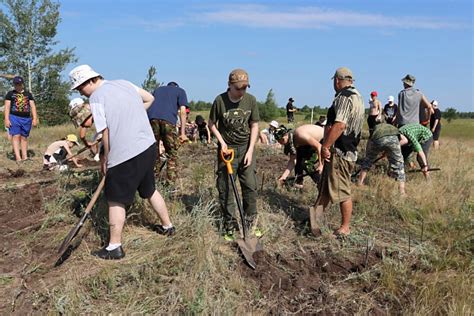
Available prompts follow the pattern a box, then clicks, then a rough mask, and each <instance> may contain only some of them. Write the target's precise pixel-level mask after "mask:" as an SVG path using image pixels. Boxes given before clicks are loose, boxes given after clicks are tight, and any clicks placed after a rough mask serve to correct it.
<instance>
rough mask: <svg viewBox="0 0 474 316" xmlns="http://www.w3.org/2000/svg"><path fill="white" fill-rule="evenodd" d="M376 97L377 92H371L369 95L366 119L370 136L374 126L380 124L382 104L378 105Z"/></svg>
mask: <svg viewBox="0 0 474 316" xmlns="http://www.w3.org/2000/svg"><path fill="white" fill-rule="evenodd" d="M377 96H378V93H377V91H372V92H371V93H370V101H369V117H368V118H367V124H368V125H369V135H372V133H373V132H374V127H375V125H376V124H379V123H381V122H382V103H380V101H379V99H378V98H377Z"/></svg>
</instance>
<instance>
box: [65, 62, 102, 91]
mask: <svg viewBox="0 0 474 316" xmlns="http://www.w3.org/2000/svg"><path fill="white" fill-rule="evenodd" d="M97 76H100V74H98V73H97V72H95V71H94V69H92V68H91V66H89V65H80V66H77V67H76V68H74V69H73V70H71V72H70V73H69V79H71V90H74V89H76V88H77V87H79V86H80V85H81V84H83V83H84V82H86V81H87V80H89V79H91V78H94V77H97Z"/></svg>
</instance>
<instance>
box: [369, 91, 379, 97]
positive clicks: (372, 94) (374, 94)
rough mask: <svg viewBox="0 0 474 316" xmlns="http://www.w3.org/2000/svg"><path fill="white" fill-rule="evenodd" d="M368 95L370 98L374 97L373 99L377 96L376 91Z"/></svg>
mask: <svg viewBox="0 0 474 316" xmlns="http://www.w3.org/2000/svg"><path fill="white" fill-rule="evenodd" d="M370 95H371V96H374V97H376V96H378V94H377V91H372V92H371V93H370Z"/></svg>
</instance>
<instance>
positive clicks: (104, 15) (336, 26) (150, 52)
mask: <svg viewBox="0 0 474 316" xmlns="http://www.w3.org/2000/svg"><path fill="white" fill-rule="evenodd" d="M60 3H61V8H60V12H61V17H62V22H61V23H60V25H59V28H58V37H57V39H58V40H59V41H60V44H59V47H75V53H76V56H77V57H78V58H79V61H78V63H77V65H78V64H83V63H86V64H89V65H91V66H92V67H93V68H94V69H95V70H96V71H98V72H100V73H101V74H103V75H104V77H105V78H106V79H127V80H130V81H132V82H134V83H135V84H137V85H140V84H141V83H142V82H143V80H144V79H145V77H146V74H147V71H148V68H149V67H150V66H152V65H153V66H155V67H156V68H157V79H158V81H160V82H165V83H167V82H169V81H176V82H178V83H179V85H180V86H181V87H183V88H184V89H185V90H186V92H187V94H188V99H189V100H195V101H197V100H204V101H209V102H212V101H213V100H214V98H215V96H216V95H218V94H219V93H221V92H223V91H225V89H226V87H227V77H228V74H229V72H230V71H231V70H232V69H234V68H244V69H246V70H247V71H248V73H249V76H250V84H251V88H250V89H249V90H248V92H249V93H251V94H253V95H255V96H256V97H257V99H258V100H265V97H266V95H267V93H268V91H269V90H270V89H273V91H274V93H275V98H276V101H277V103H278V104H279V105H280V106H284V105H286V102H287V100H288V98H289V97H293V98H294V99H295V104H296V106H298V107H300V106H303V105H305V104H307V105H309V106H314V105H320V106H323V107H327V106H329V105H330V104H331V101H332V98H333V96H334V90H333V87H332V81H331V80H330V78H331V77H332V75H333V73H334V71H335V69H336V68H337V67H340V66H347V67H349V68H351V69H352V71H353V73H354V76H355V77H356V82H355V86H356V87H357V88H358V89H359V91H360V92H361V93H362V94H363V96H364V99H365V100H366V106H368V104H367V101H368V99H369V93H370V92H371V91H373V90H376V91H378V93H379V98H380V99H381V100H382V103H385V101H386V99H387V97H388V96H389V95H394V96H395V97H396V96H397V94H398V92H399V91H400V90H401V89H402V88H403V87H402V83H401V78H402V77H404V76H405V75H406V74H407V73H410V74H413V75H414V76H415V77H416V78H417V81H416V87H417V88H419V89H420V90H421V91H422V92H423V93H424V94H425V95H426V96H427V98H428V99H429V100H432V99H437V100H438V101H439V104H440V108H441V109H445V108H447V107H455V108H457V109H458V110H460V111H474V98H473V90H474V89H473V88H474V87H473V23H472V19H473V7H472V2H471V1H470V0H469V1H468V0H444V1H442V0H429V1H428V0H418V1H417V0H412V1H407V0H397V1H395V0H394V1H380V0H363V1H354V0H352V1H350V0H347V1H346V0H326V1H316V0H315V1H299V0H294V1H290V0H287V1H278V0H274V1H257V0H255V1H233V2H228V1H226V2H224V1H222V2H220V1H191V0H190V1H181V0H174V1H152V0H136V1H124V0H100V1H99V0H81V1H60ZM74 66H76V65H70V67H68V68H67V71H68V72H69V70H71V69H72V68H73V67H74Z"/></svg>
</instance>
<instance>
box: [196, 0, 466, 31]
mask: <svg viewBox="0 0 474 316" xmlns="http://www.w3.org/2000/svg"><path fill="white" fill-rule="evenodd" d="M193 15H194V19H195V20H198V21H200V22H202V23H206V24H216V23H217V24H230V25H241V26H247V27H257V28H285V29H318V28H331V27H337V26H344V27H382V28H400V29H446V28H449V29H457V28H464V27H466V26H465V25H463V24H461V23H457V22H450V21H443V20H441V19H439V18H434V17H420V16H388V15H383V14H368V13H360V12H355V11H340V10H332V9H323V8H319V7H298V8H288V9H285V10H284V9H280V10H276V9H272V8H270V7H268V6H263V5H244V6H242V5H241V6H223V7H221V8H217V9H214V10H208V11H202V12H199V13H195V14H193Z"/></svg>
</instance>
